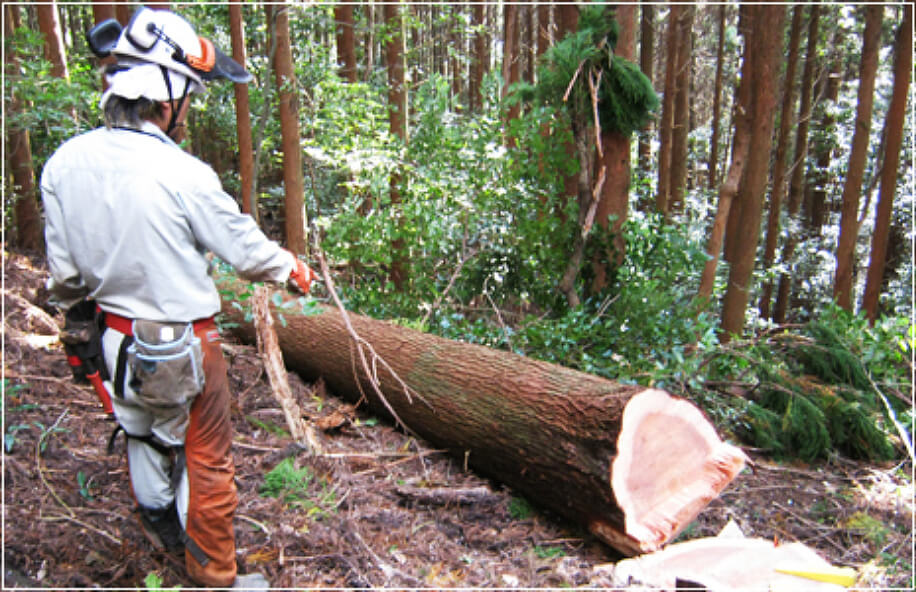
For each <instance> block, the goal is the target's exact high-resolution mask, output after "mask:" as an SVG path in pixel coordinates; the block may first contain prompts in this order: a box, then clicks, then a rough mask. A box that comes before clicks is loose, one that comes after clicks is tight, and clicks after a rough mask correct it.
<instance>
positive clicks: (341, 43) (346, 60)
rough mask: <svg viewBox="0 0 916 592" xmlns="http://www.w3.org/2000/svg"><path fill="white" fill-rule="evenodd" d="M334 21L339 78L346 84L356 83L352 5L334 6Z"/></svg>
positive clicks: (340, 4) (345, 3)
mask: <svg viewBox="0 0 916 592" xmlns="http://www.w3.org/2000/svg"><path fill="white" fill-rule="evenodd" d="M334 20H335V21H337V64H338V66H339V67H340V77H341V78H343V79H344V80H346V81H347V82H356V80H357V78H356V45H355V35H354V31H353V29H354V26H355V25H354V23H353V5H352V4H350V3H349V2H341V3H338V4H335V5H334Z"/></svg>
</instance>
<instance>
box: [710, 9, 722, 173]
mask: <svg viewBox="0 0 916 592" xmlns="http://www.w3.org/2000/svg"><path fill="white" fill-rule="evenodd" d="M725 9H726V6H725V5H724V4H720V5H719V8H718V18H719V37H718V43H717V44H716V78H715V82H714V83H713V95H712V126H711V127H712V136H711V138H710V140H709V164H708V165H707V166H708V168H709V171H708V173H709V188H710V189H713V188H715V186H716V184H718V182H719V174H718V172H719V171H718V169H719V127H720V126H719V123H720V122H719V120H720V119H721V111H722V70H723V69H724V66H725Z"/></svg>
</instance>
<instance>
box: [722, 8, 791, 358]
mask: <svg viewBox="0 0 916 592" xmlns="http://www.w3.org/2000/svg"><path fill="white" fill-rule="evenodd" d="M752 10H753V12H754V13H755V20H754V22H753V25H754V34H753V41H752V43H753V44H754V46H755V47H754V51H755V53H757V54H758V56H759V57H758V58H755V59H754V71H753V72H752V73H751V75H752V76H753V78H754V91H753V96H754V98H753V120H752V122H751V142H750V148H749V151H748V159H747V164H746V167H745V170H744V179H743V180H742V182H741V186H740V189H739V191H738V204H739V205H740V206H741V209H740V212H739V217H738V218H737V220H738V228H739V229H740V232H741V233H742V235H743V236H742V239H741V240H740V241H738V240H735V241H734V243H733V244H734V245H735V247H736V248H735V256H734V259H733V260H732V261H731V264H732V265H731V268H730V269H729V275H728V288H727V289H726V292H725V298H724V300H723V302H722V323H721V327H722V333H723V339H724V340H728V339H729V338H730V336H731V335H733V334H740V333H741V332H742V331H743V330H744V318H745V312H746V309H747V303H748V297H749V292H750V287H751V277H752V274H753V271H754V263H755V259H756V253H757V243H758V240H759V238H760V221H761V216H762V212H763V202H764V194H765V192H766V185H767V173H768V171H769V164H770V148H771V144H772V137H773V119H774V113H775V110H776V98H777V97H776V87H777V85H778V71H779V61H780V57H781V54H782V37H783V20H784V18H785V7H784V6H777V5H768V6H760V7H754V8H752ZM733 215H734V214H733ZM735 238H736V237H735Z"/></svg>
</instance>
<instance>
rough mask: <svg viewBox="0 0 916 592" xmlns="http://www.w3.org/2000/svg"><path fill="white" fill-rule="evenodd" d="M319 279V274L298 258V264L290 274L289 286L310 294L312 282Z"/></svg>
mask: <svg viewBox="0 0 916 592" xmlns="http://www.w3.org/2000/svg"><path fill="white" fill-rule="evenodd" d="M316 279H318V275H317V274H316V273H315V272H314V271H312V268H311V267H309V266H308V265H306V264H305V263H303V262H302V261H299V259H296V266H295V267H293V271H292V272H290V274H289V282H288V283H289V286H290V288H291V289H293V290H297V291H299V292H302V293H303V294H308V293H309V290H311V289H312V282H313V281H314V280H316Z"/></svg>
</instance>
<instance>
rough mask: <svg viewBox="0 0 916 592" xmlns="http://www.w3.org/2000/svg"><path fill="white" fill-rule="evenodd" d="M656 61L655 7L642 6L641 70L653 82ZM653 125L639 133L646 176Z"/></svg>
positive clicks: (649, 162)
mask: <svg viewBox="0 0 916 592" xmlns="http://www.w3.org/2000/svg"><path fill="white" fill-rule="evenodd" d="M654 61H655V5H654V4H640V21H639V69H640V70H642V73H643V74H645V75H646V78H648V79H649V81H650V82H653V81H652V76H653V72H654V71H655V68H654ZM651 130H652V124H651V123H650V124H649V126H648V127H647V128H646V129H644V130H642V131H640V132H639V146H638V148H637V154H638V155H639V156H638V162H639V170H640V171H642V172H643V173H644V174H648V173H649V167H650V166H651V161H652V148H651V145H650V142H649V138H650V137H651V134H652V132H651Z"/></svg>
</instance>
